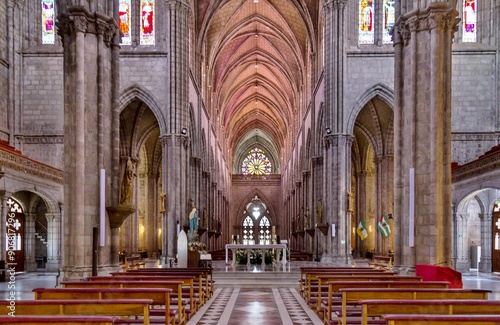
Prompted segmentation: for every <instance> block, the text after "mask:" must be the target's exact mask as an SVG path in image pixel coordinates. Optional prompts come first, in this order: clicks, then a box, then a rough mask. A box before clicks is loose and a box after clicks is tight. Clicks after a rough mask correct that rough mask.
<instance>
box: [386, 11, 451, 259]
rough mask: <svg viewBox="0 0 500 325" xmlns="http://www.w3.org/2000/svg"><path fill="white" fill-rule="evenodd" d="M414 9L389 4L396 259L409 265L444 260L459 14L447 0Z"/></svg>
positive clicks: (448, 233)
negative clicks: (392, 8)
mask: <svg viewBox="0 0 500 325" xmlns="http://www.w3.org/2000/svg"><path fill="white" fill-rule="evenodd" d="M425 3H427V2H425ZM425 5H427V4H425ZM413 9H419V10H412V11H409V12H406V11H402V10H406V7H404V8H403V9H402V8H401V7H400V6H398V7H397V8H396V11H397V12H398V13H400V14H401V15H400V17H399V19H398V21H397V24H396V25H395V30H394V47H395V64H396V66H395V82H394V83H395V96H394V97H395V100H394V102H395V109H394V162H395V165H394V193H395V194H394V195H395V196H394V216H395V219H394V221H395V225H394V227H395V230H394V233H395V234H396V235H395V238H394V239H395V243H396V244H395V250H396V251H395V259H396V261H400V263H401V264H402V265H406V266H408V267H413V266H414V265H415V264H439V265H451V262H452V261H451V218H450V216H451V213H452V211H451V210H452V209H451V168H450V166H451V47H452V40H453V34H454V31H455V28H456V24H457V19H456V17H457V14H458V13H457V11H456V10H455V9H454V8H452V7H450V3H449V2H432V3H429V4H428V7H426V8H413ZM410 170H412V171H414V175H415V177H414V179H415V186H414V191H413V189H410V186H409V180H410V176H409V175H410ZM411 192H413V193H414V198H415V205H414V212H415V222H414V224H415V227H418V231H415V232H414V236H415V240H414V243H413V244H412V243H410V241H409V238H410V236H409V229H410V217H409V216H410V212H409V208H410V205H409V197H410V193H411Z"/></svg>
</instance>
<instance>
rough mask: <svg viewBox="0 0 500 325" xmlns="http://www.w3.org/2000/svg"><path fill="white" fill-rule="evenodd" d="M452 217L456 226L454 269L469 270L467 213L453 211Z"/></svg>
mask: <svg viewBox="0 0 500 325" xmlns="http://www.w3.org/2000/svg"><path fill="white" fill-rule="evenodd" d="M454 219H455V223H456V228H457V237H456V249H457V257H456V258H457V259H456V262H455V269H456V270H457V271H459V272H465V271H469V270H470V260H469V242H468V239H469V231H468V228H467V227H468V225H467V220H468V219H469V214H468V213H454Z"/></svg>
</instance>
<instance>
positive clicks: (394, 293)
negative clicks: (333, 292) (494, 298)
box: [325, 288, 491, 325]
mask: <svg viewBox="0 0 500 325" xmlns="http://www.w3.org/2000/svg"><path fill="white" fill-rule="evenodd" d="M340 292H341V294H342V298H341V306H340V308H336V310H335V311H334V310H332V305H333V299H331V298H330V297H328V307H327V310H326V311H325V313H326V312H327V311H329V310H330V311H332V312H333V311H334V312H335V315H336V317H337V318H338V324H339V325H345V324H346V320H347V316H348V313H347V309H348V307H349V306H351V307H352V306H358V307H359V305H358V304H357V302H358V300H368V299H379V300H386V299H399V300H403V299H412V300H417V299H422V300H435V299H436V300H446V299H474V300H480V299H482V300H487V299H488V294H489V293H490V292H491V291H490V290H479V289H474V290H467V289H435V288H341V289H340ZM357 312H358V313H359V308H358V311H357ZM328 320H329V323H330V324H333V323H334V322H332V320H333V318H332V317H331V315H329V318H328Z"/></svg>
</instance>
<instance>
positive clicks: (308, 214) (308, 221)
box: [304, 207, 311, 229]
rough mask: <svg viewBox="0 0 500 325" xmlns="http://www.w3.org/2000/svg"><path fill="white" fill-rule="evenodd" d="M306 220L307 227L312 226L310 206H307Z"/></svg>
mask: <svg viewBox="0 0 500 325" xmlns="http://www.w3.org/2000/svg"><path fill="white" fill-rule="evenodd" d="M304 217H305V222H306V229H310V228H311V213H310V212H309V207H306V214H305V216H304Z"/></svg>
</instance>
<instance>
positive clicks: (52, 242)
mask: <svg viewBox="0 0 500 325" xmlns="http://www.w3.org/2000/svg"><path fill="white" fill-rule="evenodd" d="M45 218H47V264H45V270H46V271H48V272H55V271H57V270H59V264H60V262H61V261H60V254H61V253H60V251H59V247H60V246H61V236H60V235H61V213H46V214H45Z"/></svg>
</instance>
